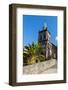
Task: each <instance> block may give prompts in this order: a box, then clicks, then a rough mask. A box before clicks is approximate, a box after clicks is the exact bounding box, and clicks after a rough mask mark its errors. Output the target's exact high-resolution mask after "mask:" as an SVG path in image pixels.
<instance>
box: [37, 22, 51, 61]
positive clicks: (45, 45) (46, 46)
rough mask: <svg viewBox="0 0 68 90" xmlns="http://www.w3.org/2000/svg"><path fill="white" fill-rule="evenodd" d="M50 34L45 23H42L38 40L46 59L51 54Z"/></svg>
mask: <svg viewBox="0 0 68 90" xmlns="http://www.w3.org/2000/svg"><path fill="white" fill-rule="evenodd" d="M50 38H51V34H50V33H49V32H48V28H47V25H46V24H44V26H43V29H42V30H41V31H39V35H38V42H39V43H40V44H41V45H42V49H43V54H44V55H45V57H46V59H49V58H51V56H52V44H51V43H50Z"/></svg>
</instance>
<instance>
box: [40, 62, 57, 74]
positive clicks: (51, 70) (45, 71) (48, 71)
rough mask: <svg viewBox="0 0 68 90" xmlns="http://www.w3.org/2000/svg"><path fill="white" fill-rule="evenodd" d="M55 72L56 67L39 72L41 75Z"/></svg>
mask: <svg viewBox="0 0 68 90" xmlns="http://www.w3.org/2000/svg"><path fill="white" fill-rule="evenodd" d="M56 72H57V65H56V64H55V65H54V66H52V67H50V68H48V69H47V70H44V71H43V72H40V73H41V74H46V73H47V74H48V73H56Z"/></svg>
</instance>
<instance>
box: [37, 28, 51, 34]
mask: <svg viewBox="0 0 68 90" xmlns="http://www.w3.org/2000/svg"><path fill="white" fill-rule="evenodd" d="M45 31H48V30H47V28H46V29H45V30H42V31H39V33H42V32H45ZM48 33H49V34H50V35H51V33H50V32H49V31H48Z"/></svg>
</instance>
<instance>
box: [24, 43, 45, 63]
mask: <svg viewBox="0 0 68 90" xmlns="http://www.w3.org/2000/svg"><path fill="white" fill-rule="evenodd" d="M41 52H42V47H41V44H39V43H38V44H35V43H34V42H33V43H32V44H31V45H30V44H29V45H28V46H25V48H24V51H23V57H24V60H25V61H26V63H27V64H33V63H36V62H39V61H43V60H45V56H44V55H42V54H41Z"/></svg>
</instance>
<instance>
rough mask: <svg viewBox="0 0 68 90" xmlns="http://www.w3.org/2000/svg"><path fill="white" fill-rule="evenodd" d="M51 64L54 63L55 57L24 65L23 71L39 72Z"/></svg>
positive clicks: (26, 72)
mask: <svg viewBox="0 0 68 90" xmlns="http://www.w3.org/2000/svg"><path fill="white" fill-rule="evenodd" d="M53 65H56V59H51V60H48V61H44V62H39V63H36V64H32V65H28V66H24V67H23V73H24V74H41V73H42V72H43V71H45V70H47V69H48V68H50V67H52V66H53Z"/></svg>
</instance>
